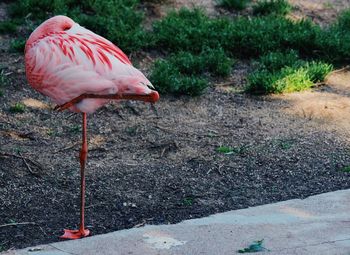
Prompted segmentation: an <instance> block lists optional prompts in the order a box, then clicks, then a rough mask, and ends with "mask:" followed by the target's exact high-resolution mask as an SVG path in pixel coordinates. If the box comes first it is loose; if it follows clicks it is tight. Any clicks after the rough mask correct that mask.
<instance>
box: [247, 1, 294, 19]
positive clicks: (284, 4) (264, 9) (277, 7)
mask: <svg viewBox="0 0 350 255" xmlns="http://www.w3.org/2000/svg"><path fill="white" fill-rule="evenodd" d="M291 10H292V6H291V5H290V4H289V3H288V1H287V0H260V1H258V2H257V3H256V5H254V6H253V13H254V14H255V15H276V16H278V15H281V16H284V15H286V14H288V13H289V12H290V11H291Z"/></svg>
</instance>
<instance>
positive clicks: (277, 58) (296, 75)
mask: <svg viewBox="0 0 350 255" xmlns="http://www.w3.org/2000/svg"><path fill="white" fill-rule="evenodd" d="M140 1H141V0H118V1H116V0H101V1H96V0H88V1H72V0H55V1H46V0H45V1H39V0H23V1H19V0H18V1H16V2H15V3H13V4H11V5H10V9H9V10H10V14H11V17H12V18H14V19H16V20H22V21H23V22H24V20H26V22H27V23H28V24H32V23H33V22H34V23H35V22H40V21H42V20H43V19H46V18H47V17H49V16H52V15H54V14H66V15H68V16H71V17H72V18H73V19H74V20H76V21H77V22H79V23H80V24H81V25H83V26H86V27H87V28H89V29H91V30H93V31H95V32H96V33H98V34H101V35H102V36H105V37H106V38H108V39H110V40H111V41H113V42H114V43H116V44H117V45H118V46H120V47H121V48H122V49H123V50H124V51H126V52H127V53H128V52H131V51H138V50H146V49H150V48H151V49H152V48H153V49H162V53H163V54H164V55H165V56H167V57H166V58H165V59H158V60H156V61H155V63H154V64H153V66H152V69H151V81H152V82H153V83H154V84H155V85H156V87H157V89H158V90H159V91H160V92H161V93H171V94H175V95H182V94H184V95H191V96H196V95H200V94H201V93H203V91H204V90H205V89H206V88H207V87H208V86H209V81H210V80H212V78H216V77H225V76H228V75H229V74H230V73H231V68H232V66H233V63H234V61H233V59H237V58H240V59H251V60H256V62H257V69H256V71H255V72H254V73H252V74H251V75H249V77H248V84H247V90H246V91H248V92H251V93H283V92H293V91H300V90H303V89H308V88H310V87H312V86H313V85H314V83H317V82H321V81H322V80H323V79H324V77H325V76H326V75H327V73H329V71H330V70H331V69H332V66H331V64H339V63H346V61H347V60H348V59H349V58H350V10H348V11H345V12H343V13H342V14H341V15H340V16H339V18H338V20H337V21H336V22H334V24H332V25H331V26H329V27H328V28H321V27H320V26H318V25H316V24H315V23H313V22H312V21H310V20H300V21H293V20H290V19H288V18H287V17H285V14H286V13H288V12H289V11H290V10H291V6H290V5H289V4H288V2H287V1H286V0H260V1H258V2H257V3H256V4H254V5H253V9H254V10H253V11H254V13H255V14H256V15H257V16H256V17H238V18H234V19H231V18H228V17H220V18H209V17H208V16H207V15H206V14H205V13H204V11H203V10H200V9H193V10H189V9H185V8H182V9H180V10H179V11H172V12H170V13H168V15H167V16H166V17H164V18H162V19H161V20H158V21H155V22H154V23H153V25H152V31H148V32H146V30H145V28H144V27H143V26H142V22H143V21H144V14H143V12H142V11H140V8H139V7H140ZM248 2H250V1H249V0H222V1H220V0H218V4H219V5H222V6H224V7H225V8H226V7H227V8H238V9H239V8H244V6H245V5H246V4H248ZM28 20H30V22H28ZM16 22H17V21H16ZM16 22H14V24H15V23H16ZM4 26H5V25H4ZM6 26H10V27H11V25H6ZM6 26H5V27H6ZM12 28H13V29H14V26H12ZM5 30H6V29H5ZM0 31H1V26H0ZM23 47H24V41H23V40H22V39H19V40H16V41H13V42H12V43H11V50H12V51H23Z"/></svg>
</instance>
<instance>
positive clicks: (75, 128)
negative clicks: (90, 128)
mask: <svg viewBox="0 0 350 255" xmlns="http://www.w3.org/2000/svg"><path fill="white" fill-rule="evenodd" d="M69 132H71V133H75V134H77V133H80V132H81V126H80V125H73V126H70V127H69Z"/></svg>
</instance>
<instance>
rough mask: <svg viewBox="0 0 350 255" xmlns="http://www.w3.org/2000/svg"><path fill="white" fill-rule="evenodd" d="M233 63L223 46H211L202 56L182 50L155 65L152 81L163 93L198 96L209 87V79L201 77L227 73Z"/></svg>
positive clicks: (225, 74)
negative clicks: (216, 47)
mask: <svg viewBox="0 0 350 255" xmlns="http://www.w3.org/2000/svg"><path fill="white" fill-rule="evenodd" d="M232 64H233V60H231V59H230V58H228V57H227V56H226V55H225V52H224V51H223V49H221V48H218V49H210V48H207V49H204V50H203V51H202V52H201V54H199V55H193V54H192V53H190V52H183V51H182V52H179V53H176V54H173V55H171V56H170V57H169V58H168V59H166V60H158V61H157V62H156V63H155V64H154V65H153V67H152V73H151V80H152V82H153V83H154V84H156V86H157V89H159V90H160V92H163V93H172V94H177V95H180V94H186V95H191V96H196V95H199V94H201V93H202V91H203V90H204V89H205V88H206V87H207V86H208V81H207V79H205V78H200V77H203V76H204V77H206V76H207V75H209V74H211V75H213V76H227V75H228V74H230V72H231V66H232Z"/></svg>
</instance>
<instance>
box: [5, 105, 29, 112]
mask: <svg viewBox="0 0 350 255" xmlns="http://www.w3.org/2000/svg"><path fill="white" fill-rule="evenodd" d="M9 110H10V112H12V113H24V112H25V111H26V106H25V105H24V104H22V103H15V104H14V105H12V106H11V107H10V109H9Z"/></svg>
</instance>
